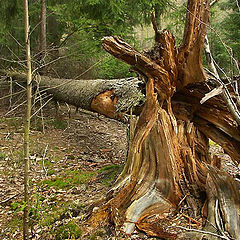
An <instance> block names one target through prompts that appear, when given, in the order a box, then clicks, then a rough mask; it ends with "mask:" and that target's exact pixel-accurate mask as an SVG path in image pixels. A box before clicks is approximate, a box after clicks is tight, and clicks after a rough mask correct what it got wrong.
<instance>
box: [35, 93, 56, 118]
mask: <svg viewBox="0 0 240 240" xmlns="http://www.w3.org/2000/svg"><path fill="white" fill-rule="evenodd" d="M47 97H48V96H47ZM52 99H53V97H51V98H49V99H48V100H47V101H46V102H45V103H44V104H43V105H42V106H41V107H40V108H39V109H38V110H37V111H36V112H35V113H34V114H33V115H32V116H31V118H32V117H33V116H35V115H36V114H37V113H38V112H39V111H41V110H42V109H43V108H44V107H45V106H46V105H47V104H48V103H49V102H50V101H51V100H52Z"/></svg>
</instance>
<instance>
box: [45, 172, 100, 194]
mask: <svg viewBox="0 0 240 240" xmlns="http://www.w3.org/2000/svg"><path fill="white" fill-rule="evenodd" d="M95 175H96V173H95V172H88V171H82V170H67V171H65V172H64V173H63V174H62V175H60V176H58V177H55V178H52V179H46V180H44V181H42V182H41V185H42V186H45V185H46V186H47V188H50V187H54V188H56V189H63V188H69V187H73V186H77V185H80V184H84V183H87V182H89V181H90V180H91V179H92V177H94V176H95Z"/></svg>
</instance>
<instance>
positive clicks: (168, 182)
mask: <svg viewBox="0 0 240 240" xmlns="http://www.w3.org/2000/svg"><path fill="white" fill-rule="evenodd" d="M208 18H209V3H208V2H207V1H205V0H196V1H188V11H187V21H186V26H185V32H184V38H183V42H182V45H181V46H180V48H179V49H177V50H176V48H175V42H174V38H173V36H172V35H171V34H170V33H169V32H168V31H162V32H161V33H160V37H159V38H158V39H157V40H158V42H157V43H156V46H155V47H154V49H153V50H152V51H150V52H149V53H148V54H144V55H143V54H141V53H140V52H138V51H136V50H135V49H134V48H132V47H131V46H129V45H128V44H127V43H126V42H124V41H123V40H122V39H119V38H118V37H105V38H104V39H103V47H104V49H105V50H106V51H108V52H109V53H110V54H112V55H114V56H115V57H117V58H119V59H121V60H123V61H125V62H127V63H128V64H130V65H133V66H134V68H135V69H136V70H137V71H139V73H141V74H142V75H144V76H145V77H146V78H147V83H146V101H145V104H144V107H143V110H142V112H141V114H140V116H139V119H138V121H137V123H136V126H135V130H134V136H133V139H132V141H131V143H130V146H129V152H128V159H127V162H126V164H125V167H124V169H123V172H122V173H121V175H120V176H119V177H118V179H117V181H116V183H115V186H114V187H113V188H112V189H111V190H110V192H109V193H108V196H107V198H106V201H105V204H104V205H103V206H101V207H100V209H99V210H98V211H97V212H94V213H93V214H92V215H91V217H90V219H89V220H88V221H89V224H90V227H89V230H90V229H93V228H96V227H97V226H99V225H100V224H104V223H106V222H108V221H110V222H113V223H114V224H115V226H116V228H117V229H121V230H122V231H123V232H125V233H126V234H131V233H132V232H133V231H134V229H135V227H137V228H138V229H140V230H142V231H145V232H146V233H147V234H149V235H151V236H157V237H160V238H164V239H190V238H191V239H202V238H203V237H204V238H205V239H216V238H218V237H220V238H225V239H229V238H228V237H231V238H234V239H240V228H239V226H240V215H239V213H240V193H239V189H240V184H239V182H238V181H237V180H236V179H234V178H233V177H232V176H230V175H228V174H227V173H226V172H224V171H223V170H221V169H218V167H219V166H218V164H216V162H215V161H213V159H211V157H210V155H209V152H208V151H209V140H208V138H212V139H213V140H214V141H215V142H216V143H218V144H220V145H221V146H222V147H223V148H224V150H225V151H226V152H227V153H228V154H229V155H230V156H231V157H232V159H233V160H234V161H235V162H237V163H239V162H240V128H239V126H238V124H237V122H236V121H235V120H234V118H233V117H232V115H231V113H230V112H229V111H228V109H227V108H226V106H225V104H224V102H223V101H222V100H221V99H220V98H219V97H214V98H212V99H210V100H208V101H207V102H206V103H204V104H203V105H201V104H200V100H201V98H202V97H204V95H205V94H206V93H207V92H209V91H210V90H211V85H214V84H212V82H211V81H210V82H207V83H204V82H203V81H205V80H206V74H205V72H204V70H203V67H202V51H203V45H204V37H205V35H206V28H207V27H206V26H207V24H208ZM189 225H190V226H192V227H193V226H194V229H193V230H192V229H189V228H188V226H189ZM192 227H191V228H192ZM190 231H192V232H190ZM194 231H195V232H194ZM209 231H210V233H209Z"/></svg>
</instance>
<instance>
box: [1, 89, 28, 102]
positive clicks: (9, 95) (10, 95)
mask: <svg viewBox="0 0 240 240" xmlns="http://www.w3.org/2000/svg"><path fill="white" fill-rule="evenodd" d="M25 91H26V90H22V91H19V92H16V93H13V94H8V95H6V96H4V97H1V98H0V100H3V99H5V98H8V97H12V96H15V95H17V94H20V93H23V92H25Z"/></svg>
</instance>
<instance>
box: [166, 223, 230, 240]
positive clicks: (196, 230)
mask: <svg viewBox="0 0 240 240" xmlns="http://www.w3.org/2000/svg"><path fill="white" fill-rule="evenodd" d="M170 227H171V228H174V227H176V228H180V229H183V230H186V231H188V232H198V233H203V234H208V235H212V236H215V237H219V238H221V239H226V240H230V238H228V237H225V236H221V235H218V234H216V233H212V232H207V231H203V230H198V229H193V228H186V227H182V226H170Z"/></svg>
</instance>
